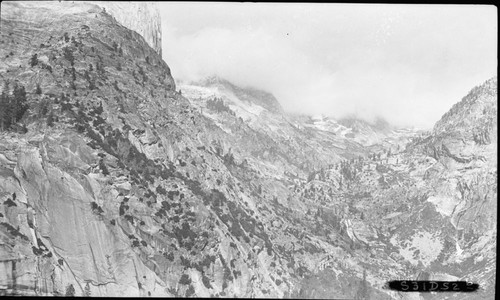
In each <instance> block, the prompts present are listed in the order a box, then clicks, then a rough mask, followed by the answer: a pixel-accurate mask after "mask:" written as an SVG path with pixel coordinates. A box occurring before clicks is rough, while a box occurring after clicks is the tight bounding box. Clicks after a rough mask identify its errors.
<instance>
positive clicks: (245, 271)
mask: <svg viewBox="0 0 500 300" xmlns="http://www.w3.org/2000/svg"><path fill="white" fill-rule="evenodd" d="M68 5H69V3H57V2H53V3H42V4H40V3H37V2H29V3H18V2H12V3H2V12H1V30H0V33H1V41H0V42H1V44H2V47H0V57H1V59H2V62H4V63H2V64H1V65H0V81H1V82H0V87H1V88H2V97H4V95H10V94H12V89H13V85H15V84H17V85H18V86H19V85H21V86H23V87H25V90H26V98H27V102H28V104H29V109H28V111H27V112H26V113H25V115H24V116H23V117H22V119H21V120H20V123H21V124H24V125H25V126H26V128H27V132H25V133H22V131H20V132H14V131H12V130H10V131H4V132H0V270H1V272H0V291H1V292H2V293H4V294H22V295H65V294H66V295H71V294H75V295H91V296H199V297H210V296H217V297H225V296H233V297H287V296H290V297H302V298H303V297H307V298H354V297H356V298H359V299H387V298H393V299H400V298H403V297H405V295H404V294H397V293H394V292H390V291H388V290H385V289H383V285H384V283H385V281H386V280H389V279H397V278H415V277H417V276H420V277H426V276H427V277H429V276H431V277H432V276H433V278H467V279H469V280H473V281H478V282H480V283H481V285H482V286H483V287H484V290H483V291H482V292H481V293H482V295H484V296H486V297H490V298H491V295H492V283H491V280H492V278H494V277H492V276H494V272H495V270H494V262H495V259H496V257H495V254H494V252H491V251H492V250H494V249H495V247H496V244H495V242H494V241H495V238H496V227H494V226H493V225H496V202H494V199H496V156H495V155H493V154H496V129H494V127H495V128H496V123H495V122H496V120H494V121H492V122H490V123H485V125H484V126H483V127H478V131H480V132H482V133H481V136H484V135H485V133H484V131H487V132H488V134H487V136H488V138H484V139H483V140H484V141H486V140H487V139H489V141H490V142H491V143H483V142H474V143H475V144H470V145H469V144H467V145H469V146H473V147H476V148H475V149H476V150H474V151H476V152H474V153H482V154H481V156H477V157H475V158H473V159H471V160H469V161H460V160H458V161H456V162H455V163H449V159H450V156H446V155H443V153H444V154H446V153H448V152H446V151H445V152H443V151H440V150H438V149H443V147H441V146H440V145H442V144H443V143H444V144H446V145H459V144H457V143H455V142H453V143H452V142H450V143H448V139H449V136H448V135H446V134H441V133H440V130H439V128H441V126H446V125H445V124H447V123H449V122H458V121H459V120H462V119H463V117H462V118H459V117H457V118H450V115H449V114H447V115H445V116H444V117H443V121H442V122H440V123H438V124H437V125H436V128H435V130H434V131H433V132H431V133H429V134H425V135H424V136H423V137H421V138H420V137H418V138H417V137H416V134H415V132H411V131H400V132H399V133H394V132H389V133H387V135H386V137H383V134H382V132H383V130H385V129H384V128H382V129H383V130H380V131H377V130H378V129H377V130H375V131H374V132H375V133H376V134H377V135H379V136H380V137H381V138H380V141H381V142H380V144H379V145H376V144H373V145H372V146H371V147H366V145H364V144H362V143H360V142H359V141H360V140H358V141H356V139H355V138H352V137H350V136H347V135H346V134H342V132H343V131H338V132H335V130H333V129H334V128H337V127H336V125H335V124H334V123H333V121H331V120H330V121H328V120H327V121H325V122H326V123H328V124H330V125H331V127H328V126H327V127H325V126H323V125H324V123H325V122H324V123H321V124H319V123H318V122H316V123H315V121H314V120H313V119H311V118H309V117H304V116H287V115H286V114H284V113H283V111H282V110H281V108H280V106H279V103H278V102H277V101H276V99H274V97H272V95H270V94H267V93H264V92H259V91H256V90H253V89H245V88H239V87H237V86H235V85H233V84H230V83H229V82H227V81H223V80H220V79H216V80H215V79H212V80H208V81H206V82H202V83H193V84H185V85H180V89H181V90H182V94H181V93H179V92H176V85H175V82H174V80H173V78H172V76H171V75H170V69H169V68H168V66H167V65H166V63H165V62H163V60H162V59H161V58H160V56H159V55H158V52H157V51H155V49H153V48H151V47H150V46H149V44H148V42H147V41H146V40H144V38H143V37H142V36H141V35H139V34H138V33H136V32H133V31H131V30H130V29H128V28H126V27H124V26H122V25H120V24H119V23H118V22H117V19H116V20H115V18H113V17H112V16H110V15H109V14H108V13H107V12H106V11H103V9H102V8H101V7H99V6H94V5H92V4H88V3H75V4H71V6H68ZM486 87H487V88H486ZM14 96H15V95H10V96H6V97H14ZM476 96H477V97H476V98H474V99H476V100H471V101H469V100H467V99H469V98H468V97H466V98H464V99H465V100H466V101H465V103H466V104H465V105H459V106H458V107H459V108H458V109H456V110H455V111H456V112H455V113H456V114H457V115H458V116H465V117H466V118H467V117H468V116H469V115H470V113H464V112H463V110H464V109H465V110H468V112H479V111H483V110H481V109H479V108H477V107H476V106H477V105H481V106H484V105H486V106H485V107H487V108H488V109H486V115H485V116H486V117H489V116H492V115H493V116H494V115H496V113H497V108H496V105H491V103H493V102H492V101H493V100H492V99H494V100H495V101H496V79H494V80H492V81H489V82H488V83H487V85H484V86H483V87H481V88H479V90H478V92H477V93H476ZM474 97H475V96H474ZM451 116H453V115H451ZM474 116H475V115H474ZM453 120H456V121H453ZM321 122H323V120H322V121H321ZM439 124H441V125H439ZM467 124H468V123H464V125H462V126H464V128H466V127H467V126H468V125H467ZM470 124H472V123H470ZM330 125H329V126H330ZM345 125H347V126H344V125H342V126H344V128H346V129H349V128H350V129H351V130H352V128H351V127H348V126H351V125H350V124H345ZM338 128H340V127H338ZM450 128H451V127H450ZM453 128H456V127H455V126H453ZM481 128H482V129H481ZM480 129H481V130H480ZM370 130H372V129H370ZM446 130H448V129H446ZM359 132H361V133H362V134H363V135H365V136H369V135H368V134H365V133H364V131H363V130H360V131H359ZM366 132H368V131H366ZM370 132H371V131H370ZM457 134H458V133H457ZM359 136H361V135H359ZM359 136H358V137H359ZM411 136H413V137H414V139H413V140H412V142H411V143H409V144H408V145H407V146H406V147H398V146H396V145H400V144H403V143H405V142H406V141H407V140H409V139H410V137H411ZM459 138H464V139H465V141H466V143H468V141H469V140H470V139H472V140H474V135H472V136H470V137H469V136H463V137H459ZM476 139H477V138H476ZM443 141H445V142H443ZM393 142H394V144H391V143H393ZM447 143H448V144H447ZM388 145H393V146H392V147H388ZM493 145H494V146H493ZM440 147H441V148H440ZM447 147H448V146H447ZM434 149H436V151H434ZM447 149H449V150H450V151H449V152H450V153H458V152H456V150H457V149H455V148H454V147H452V146H449V147H448V148H447ZM389 150H390V151H389ZM434 153H439V155H434ZM433 155H434V156H433ZM462 156H463V155H462ZM492 224H493V225H492ZM406 296H407V295H406ZM428 296H429V295H428ZM430 296H431V297H435V296H432V295H430Z"/></svg>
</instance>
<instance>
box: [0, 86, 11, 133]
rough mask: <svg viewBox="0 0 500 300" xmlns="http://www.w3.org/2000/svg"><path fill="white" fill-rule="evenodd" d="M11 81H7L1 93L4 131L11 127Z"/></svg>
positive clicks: (0, 110)
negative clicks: (9, 90)
mask: <svg viewBox="0 0 500 300" xmlns="http://www.w3.org/2000/svg"><path fill="white" fill-rule="evenodd" d="M8 89H9V83H8V82H5V85H4V89H3V90H2V94H1V95H0V129H1V131H4V130H5V129H7V128H9V127H10V120H11V117H10V114H11V112H10V110H11V107H10V103H9V102H10V99H9V92H8Z"/></svg>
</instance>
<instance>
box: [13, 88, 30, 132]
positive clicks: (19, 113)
mask: <svg viewBox="0 0 500 300" xmlns="http://www.w3.org/2000/svg"><path fill="white" fill-rule="evenodd" d="M10 107H11V109H12V110H11V114H10V117H11V123H12V124H14V123H16V122H17V121H19V120H20V119H21V118H22V117H23V115H24V112H26V110H27V109H28V104H27V102H26V90H25V89H24V86H22V85H18V84H15V85H14V91H13V96H12V98H11V101H10Z"/></svg>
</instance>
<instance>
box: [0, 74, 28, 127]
mask: <svg viewBox="0 0 500 300" xmlns="http://www.w3.org/2000/svg"><path fill="white" fill-rule="evenodd" d="M28 107H29V106H28V102H27V99H26V89H25V88H24V86H23V85H21V84H18V83H14V85H13V88H12V92H11V89H10V84H9V82H8V81H6V82H5V84H4V88H3V89H2V93H1V95H0V130H1V131H4V130H9V129H11V128H12V126H13V125H14V124H16V123H17V122H18V121H19V120H21V118H22V117H23V116H24V113H25V112H26V110H28Z"/></svg>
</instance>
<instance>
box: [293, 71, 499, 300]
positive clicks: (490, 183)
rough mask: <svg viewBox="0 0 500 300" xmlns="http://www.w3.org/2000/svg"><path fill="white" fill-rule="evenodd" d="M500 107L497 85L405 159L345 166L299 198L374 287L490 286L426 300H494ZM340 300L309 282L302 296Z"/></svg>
mask: <svg viewBox="0 0 500 300" xmlns="http://www.w3.org/2000/svg"><path fill="white" fill-rule="evenodd" d="M496 100H497V79H496V77H495V78H493V79H490V80H488V81H486V82H485V83H484V84H482V85H481V86H479V87H476V88H474V89H473V90H472V91H471V92H470V93H469V94H468V95H467V96H466V97H464V99H462V101H461V102H459V103H457V104H456V105H455V106H454V107H453V108H452V109H451V110H450V111H449V112H448V113H446V114H445V115H444V116H443V117H442V119H441V120H440V121H439V122H438V123H436V126H435V127H434V129H433V131H432V132H430V133H428V134H427V135H424V136H416V137H414V139H413V140H412V142H410V143H409V144H408V145H407V146H406V148H405V149H404V150H402V151H399V152H394V151H393V152H392V153H391V152H390V151H389V150H386V151H385V152H384V153H382V155H380V156H379V155H373V156H371V157H370V159H368V160H366V159H358V160H351V161H345V162H342V163H340V164H337V165H335V166H334V167H333V168H325V169H322V170H320V172H318V173H317V174H316V175H315V176H314V177H313V178H312V180H311V181H309V182H307V183H306V182H304V183H302V184H300V185H299V186H296V187H295V188H294V190H295V191H297V194H296V196H297V197H300V198H302V199H303V200H304V201H305V202H306V203H307V204H306V206H307V207H308V208H309V209H310V210H311V212H313V213H314V216H315V218H313V219H312V220H311V221H314V222H316V223H318V224H319V225H318V226H319V227H318V228H326V230H325V231H324V232H325V233H327V232H332V231H335V230H336V231H339V232H342V233H343V234H344V235H345V236H346V237H348V239H349V240H350V243H351V246H352V249H354V253H355V254H354V256H355V257H357V258H358V259H357V261H358V266H363V267H364V268H365V271H366V273H367V278H368V279H367V281H369V282H370V283H371V284H372V286H380V285H381V284H382V282H383V281H388V280H391V279H431V280H432V279H433V280H469V281H472V282H477V283H479V284H480V286H481V287H482V288H481V290H480V292H479V294H473V295H467V294H455V295H449V294H447V295H445V294H438V295H433V294H421V295H419V296H418V297H421V298H424V299H443V297H445V296H447V297H448V298H453V299H477V298H483V299H484V298H487V299H493V298H494V282H495V275H496V274H495V273H496V269H495V264H496V237H497V230H496V228H497V196H498V195H497V123H496V116H497V114H498V108H497V104H496ZM471 129H472V130H471ZM478 136H480V137H483V138H481V139H478V138H477V137H478ZM332 187H333V188H332ZM321 226H323V227H321ZM362 258H364V259H362ZM340 261H341V260H339V259H338V258H337V257H333V258H332V259H331V262H332V263H333V264H335V263H337V264H338V263H340ZM317 276H319V275H317ZM330 278H331V279H332V280H333V279H334V277H333V276H331V277H330ZM331 292H332V291H327V292H326V293H325V292H323V291H322V286H321V285H319V284H317V285H314V284H311V282H309V281H306V283H305V285H304V286H303V290H302V293H301V294H300V295H301V296H304V297H309V296H312V295H313V293H315V295H318V293H321V294H320V295H321V296H320V297H328V295H329V293H331ZM393 296H396V297H403V296H408V294H404V293H403V294H401V295H399V296H397V295H393Z"/></svg>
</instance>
